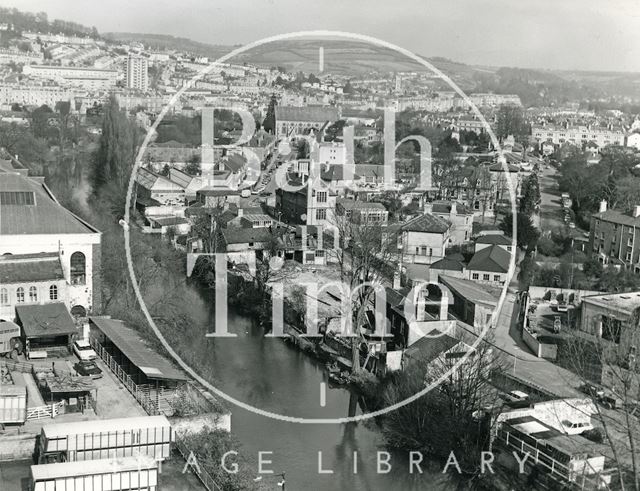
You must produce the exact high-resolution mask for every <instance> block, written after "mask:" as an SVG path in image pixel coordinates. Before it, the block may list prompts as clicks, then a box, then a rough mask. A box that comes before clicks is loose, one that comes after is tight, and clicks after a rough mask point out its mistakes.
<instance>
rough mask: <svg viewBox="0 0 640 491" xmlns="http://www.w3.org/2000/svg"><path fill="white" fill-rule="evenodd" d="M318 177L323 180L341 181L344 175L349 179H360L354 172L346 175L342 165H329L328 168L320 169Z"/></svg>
mask: <svg viewBox="0 0 640 491" xmlns="http://www.w3.org/2000/svg"><path fill="white" fill-rule="evenodd" d="M320 177H321V178H322V179H323V180H325V181H343V180H344V179H345V177H349V179H360V176H359V175H358V174H356V173H353V175H349V176H347V175H346V173H345V167H344V166H343V165H330V166H329V168H328V169H326V170H325V169H323V170H322V171H321V173H320Z"/></svg>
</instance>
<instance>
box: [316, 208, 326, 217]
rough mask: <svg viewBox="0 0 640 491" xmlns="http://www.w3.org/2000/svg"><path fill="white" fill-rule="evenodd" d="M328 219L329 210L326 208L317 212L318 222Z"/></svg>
mask: <svg viewBox="0 0 640 491" xmlns="http://www.w3.org/2000/svg"><path fill="white" fill-rule="evenodd" d="M326 219H327V210H326V209H325V208H320V209H319V210H316V220H326Z"/></svg>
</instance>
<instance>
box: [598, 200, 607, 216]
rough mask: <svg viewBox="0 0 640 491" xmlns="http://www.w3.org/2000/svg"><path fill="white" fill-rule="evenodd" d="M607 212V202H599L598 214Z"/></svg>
mask: <svg viewBox="0 0 640 491" xmlns="http://www.w3.org/2000/svg"><path fill="white" fill-rule="evenodd" d="M605 211H607V201H606V200H604V199H603V200H602V201H600V213H603V212H605Z"/></svg>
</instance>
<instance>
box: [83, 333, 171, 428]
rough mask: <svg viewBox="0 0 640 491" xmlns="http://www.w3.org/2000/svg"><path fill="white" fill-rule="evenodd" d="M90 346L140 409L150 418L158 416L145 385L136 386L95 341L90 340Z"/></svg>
mask: <svg viewBox="0 0 640 491" xmlns="http://www.w3.org/2000/svg"><path fill="white" fill-rule="evenodd" d="M91 346H92V347H93V349H94V350H95V352H96V353H97V354H98V356H99V357H100V358H101V359H102V361H104V362H105V364H106V365H107V366H108V367H109V370H111V372H112V373H113V374H114V375H115V376H116V377H117V378H118V380H119V381H120V382H122V384H123V385H124V386H125V387H126V388H127V390H128V391H129V392H130V393H131V394H132V395H133V397H135V399H136V401H138V403H139V404H140V405H141V406H142V408H143V409H144V410H145V411H146V412H147V414H148V415H150V416H155V415H157V414H160V411H159V410H158V406H157V404H156V401H154V400H153V399H151V397H150V396H149V387H148V386H145V385H138V384H136V383H135V382H134V381H133V379H132V378H131V377H130V376H129V374H128V373H127V372H125V371H124V370H123V369H122V367H121V366H120V365H119V364H118V363H117V362H116V360H115V359H114V358H113V357H112V356H111V355H110V354H109V352H108V351H107V350H106V349H105V348H104V347H103V346H102V345H101V344H100V343H99V342H98V341H97V340H96V339H93V338H92V339H91Z"/></svg>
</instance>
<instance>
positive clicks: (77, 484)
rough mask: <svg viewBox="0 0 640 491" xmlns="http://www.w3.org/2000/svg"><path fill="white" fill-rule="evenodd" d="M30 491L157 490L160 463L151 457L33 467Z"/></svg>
mask: <svg viewBox="0 0 640 491" xmlns="http://www.w3.org/2000/svg"><path fill="white" fill-rule="evenodd" d="M29 489H30V491H125V490H126V491H157V489H158V463H157V462H156V461H155V460H154V459H153V458H151V457H148V456H140V457H125V458H121V459H102V460H92V461H89V462H64V463H59V464H43V465H32V466H31V487H30V488H29Z"/></svg>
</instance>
